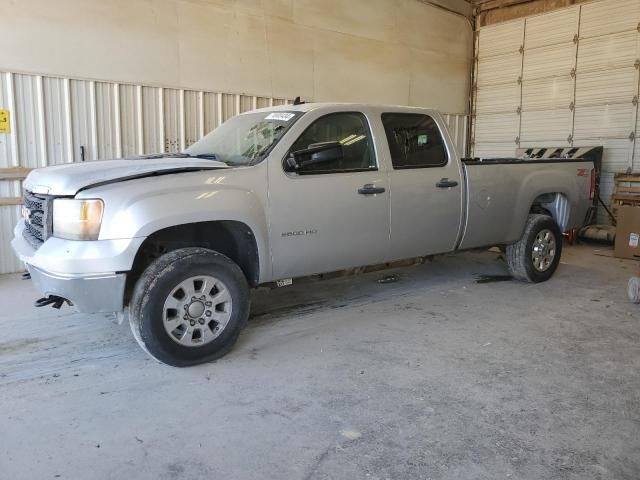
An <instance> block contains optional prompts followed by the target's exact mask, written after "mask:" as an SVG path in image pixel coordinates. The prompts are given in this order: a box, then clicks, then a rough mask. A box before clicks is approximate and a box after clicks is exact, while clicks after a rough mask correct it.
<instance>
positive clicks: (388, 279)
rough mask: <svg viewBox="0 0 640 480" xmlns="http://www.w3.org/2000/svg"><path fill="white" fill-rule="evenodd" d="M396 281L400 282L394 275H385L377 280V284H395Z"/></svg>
mask: <svg viewBox="0 0 640 480" xmlns="http://www.w3.org/2000/svg"><path fill="white" fill-rule="evenodd" d="M398 280H400V277H399V276H398V275H396V274H395V273H394V274H392V275H387V276H385V277H382V278H379V279H378V283H393V282H397V281H398Z"/></svg>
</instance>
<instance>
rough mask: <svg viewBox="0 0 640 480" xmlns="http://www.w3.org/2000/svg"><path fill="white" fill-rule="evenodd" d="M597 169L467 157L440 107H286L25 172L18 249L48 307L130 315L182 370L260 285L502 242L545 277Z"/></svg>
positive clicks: (238, 317)
mask: <svg viewBox="0 0 640 480" xmlns="http://www.w3.org/2000/svg"><path fill="white" fill-rule="evenodd" d="M593 168H594V165H593V163H592V162H590V161H582V160H524V159H515V158H514V159H486V160H480V159H461V158H460V156H459V152H456V148H455V146H454V143H453V142H452V140H451V138H450V136H449V133H448V131H447V128H446V124H445V122H444V120H443V118H442V116H441V115H440V114H439V113H437V112H435V111H432V110H425V109H420V108H408V107H383V106H370V105H355V104H302V105H285V106H279V107H273V108H266V109H262V110H256V111H252V112H247V113H243V114H241V115H239V116H236V117H234V118H231V119H230V120H228V121H227V122H226V123H224V124H223V125H221V126H220V127H218V128H217V129H215V130H214V131H212V132H211V133H209V134H208V135H207V136H205V137H204V138H202V139H201V140H200V141H198V142H196V143H195V144H193V145H191V146H190V147H189V148H187V149H186V150H185V151H184V152H183V153H178V154H162V155H152V156H146V157H142V158H135V159H124V160H109V161H96V162H90V163H82V164H69V165H60V166H53V167H48V168H42V169H38V170H35V171H33V172H31V174H30V175H29V176H28V178H27V179H26V180H25V182H24V208H23V217H24V218H23V220H21V221H20V222H19V223H18V225H17V226H16V228H15V238H14V240H13V242H12V245H13V248H14V249H15V252H16V253H17V254H18V255H19V257H20V258H21V259H22V260H23V261H24V263H25V265H26V268H27V269H28V271H29V272H30V274H31V278H32V280H33V283H34V284H35V286H36V288H37V289H38V290H39V291H40V292H42V293H43V294H44V295H48V297H47V298H46V299H41V300H40V303H41V304H46V303H53V304H54V305H55V306H58V307H59V306H60V305H61V304H62V302H64V301H67V302H68V303H71V304H73V305H74V306H75V307H76V308H77V309H78V310H79V311H81V312H88V313H89V312H114V313H116V314H117V315H119V316H121V318H122V317H124V316H128V317H129V322H130V324H131V329H132V332H133V334H134V336H135V337H136V339H137V340H138V342H139V344H140V345H141V346H142V347H143V348H144V349H145V350H146V351H147V352H148V353H149V354H151V355H152V356H153V357H155V358H156V359H158V360H160V361H162V362H165V363H167V364H170V365H174V366H186V365H192V364H196V363H199V362H203V361H207V360H211V359H214V358H217V357H220V356H221V355H223V354H225V353H226V352H227V351H228V350H229V349H230V348H231V347H232V346H233V344H234V342H235V341H236V339H237V338H238V335H239V334H240V330H241V329H242V327H243V325H244V324H245V322H246V321H247V318H248V316H249V298H250V297H249V289H250V288H251V287H255V286H257V285H259V284H263V283H267V282H273V281H278V282H279V283H280V284H287V283H290V281H291V279H292V278H295V277H302V276H308V275H312V274H318V273H323V272H331V271H338V270H344V269H348V268H351V267H359V266H366V265H372V264H382V263H386V262H393V261H395V260H399V259H407V258H414V257H420V256H426V255H433V254H439V253H444V252H453V251H457V250H464V249H471V248H477V247H484V246H494V245H497V246H504V247H505V249H506V259H507V264H508V268H509V271H510V272H511V274H512V275H513V276H514V277H515V278H517V279H519V280H523V281H528V282H540V281H544V280H547V279H548V278H549V277H551V275H552V274H553V272H554V271H555V269H556V268H557V266H558V262H559V260H560V253H561V250H562V234H561V232H563V231H566V230H568V229H570V228H573V227H577V226H579V225H580V224H581V223H582V221H583V219H584V217H585V213H586V212H587V210H588V208H589V205H590V202H591V201H590V198H591V197H592V195H593V183H592V181H591V178H592V177H593ZM125 312H126V314H125ZM127 314H128V315H127Z"/></svg>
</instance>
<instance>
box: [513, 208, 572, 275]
mask: <svg viewBox="0 0 640 480" xmlns="http://www.w3.org/2000/svg"><path fill="white" fill-rule="evenodd" d="M561 253H562V233H561V232H560V228H558V224H557V223H556V222H555V220H554V219H553V218H551V217H548V216H546V215H538V214H531V215H529V218H528V219H527V224H526V226H525V229H524V232H523V233H522V237H520V240H518V241H517V242H515V243H512V244H509V245H507V249H506V258H507V265H508V267H509V273H511V275H512V276H513V277H514V278H515V279H517V280H521V281H524V282H531V283H537V282H544V281H546V280H549V278H551V276H552V275H553V272H555V271H556V268H558V263H559V262H560V254H561Z"/></svg>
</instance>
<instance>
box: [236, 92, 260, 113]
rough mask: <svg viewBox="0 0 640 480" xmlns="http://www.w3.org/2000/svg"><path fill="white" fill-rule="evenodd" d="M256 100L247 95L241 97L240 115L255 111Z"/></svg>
mask: <svg viewBox="0 0 640 480" xmlns="http://www.w3.org/2000/svg"><path fill="white" fill-rule="evenodd" d="M254 98H255V97H249V96H247V95H240V113H242V112H248V111H250V110H255V108H256V107H254Z"/></svg>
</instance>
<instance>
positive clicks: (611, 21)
mask: <svg viewBox="0 0 640 480" xmlns="http://www.w3.org/2000/svg"><path fill="white" fill-rule="evenodd" d="M581 10H582V11H581V14H580V38H589V37H597V36H602V35H610V34H613V33H619V32H625V31H631V30H637V28H638V19H639V18H640V2H639V1H638V0H604V1H599V2H592V3H586V4H584V5H582V6H581Z"/></svg>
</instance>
